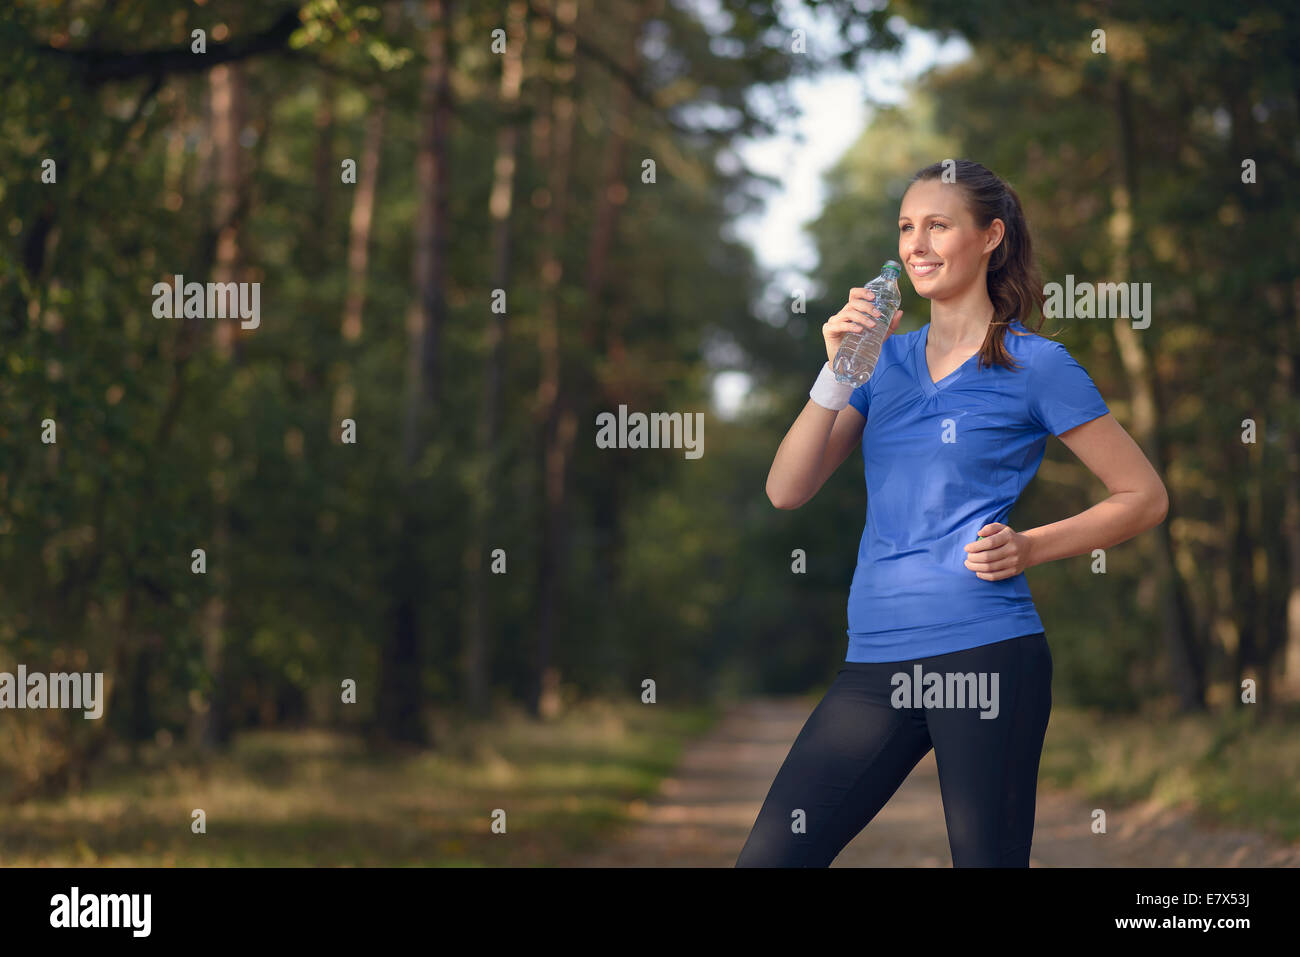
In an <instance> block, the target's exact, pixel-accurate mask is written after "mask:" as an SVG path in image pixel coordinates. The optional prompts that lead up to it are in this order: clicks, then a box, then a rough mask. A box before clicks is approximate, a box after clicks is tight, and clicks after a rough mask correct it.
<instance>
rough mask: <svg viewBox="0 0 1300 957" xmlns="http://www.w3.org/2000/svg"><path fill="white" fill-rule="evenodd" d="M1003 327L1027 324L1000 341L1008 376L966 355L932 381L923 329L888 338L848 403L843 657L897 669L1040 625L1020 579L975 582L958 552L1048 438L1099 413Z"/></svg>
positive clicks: (1066, 360) (1088, 391)
mask: <svg viewBox="0 0 1300 957" xmlns="http://www.w3.org/2000/svg"><path fill="white" fill-rule="evenodd" d="M1013 329H1014V330H1016V331H1018V332H1020V333H1027V332H1029V330H1027V329H1026V328H1025V327H1024V325H1022V324H1021V323H1020V321H1019V320H1014V321H1013V322H1012V324H1011V326H1010V327H1009V328H1008V329H1007V331H1006V332H1005V333H1004V334H1003V340H1002V341H1003V342H1004V343H1005V344H1006V348H1007V351H1008V352H1009V353H1010V354H1011V355H1012V357H1013V358H1014V359H1015V360H1016V362H1017V363H1018V365H1019V366H1020V368H1019V369H1015V370H1012V369H1005V368H1002V367H1001V366H993V367H991V368H983V369H981V368H980V367H979V355H978V354H976V355H973V356H971V357H970V358H969V359H967V360H966V362H965V363H963V364H962V365H961V366H960V367H959V368H958V369H956V370H955V371H954V372H952V373H950V374H949V375H946V376H944V377H943V378H942V379H940V380H939V381H938V382H937V383H936V382H934V381H932V380H931V378H930V370H929V367H928V366H927V365H926V361H925V346H926V340H927V337H928V336H929V333H930V325H929V323H927V324H926V325H924V326H922V327H921V328H920V329H918V330H916V331H915V332H909V333H907V334H905V335H894V336H890V337H889V338H888V339H887V340H885V344H884V348H883V349H882V350H881V353H880V358H879V360H878V361H877V363H876V368H875V371H874V372H873V373H872V376H871V378H870V379H868V380H867V381H866V382H864V383H863V384H862V385H860V386H858V388H857V389H855V390H854V391H853V393H852V395H851V396H850V398H849V402H850V403H851V404H852V405H853V407H854V408H855V409H857V410H858V411H859V412H861V413H862V414H863V415H864V416H865V417H866V419H867V421H866V425H865V427H864V428H863V432H862V457H863V460H864V463H865V474H866V479H867V521H866V527H865V528H863V530H862V541H861V543H860V544H859V546H858V566H857V569H856V571H855V572H854V573H853V587H852V588H851V590H850V591H849V607H848V619H849V627H848V635H849V648H848V654H847V656H846V657H845V661H905V660H908V659H911V658H923V657H928V656H930V655H941V654H947V653H948V652H951V651H960V650H962V649H965V648H975V647H977V646H979V645H987V644H990V643H992V642H995V641H1003V640H1005V639H1007V638H1017V637H1019V636H1021V635H1028V634H1034V633H1036V632H1040V631H1044V628H1043V623H1042V621H1040V620H1039V617H1038V612H1037V610H1036V609H1035V608H1034V601H1033V598H1032V597H1031V596H1030V594H1029V583H1028V582H1027V581H1026V580H1025V576H1024V574H1023V573H1021V574H1019V575H1015V576H1013V577H1011V578H1004V579H1002V580H1000V581H985V580H984V579H982V578H979V577H977V576H976V574H975V572H973V571H971V570H970V569H969V568H967V567H966V566H965V564H963V563H964V562H965V560H966V555H967V553H966V551H965V550H964V549H963V546H964V545H965V544H966V543H967V542H974V541H976V539H977V536H976V532H978V531H979V529H981V528H983V527H984V526H985V525H987V524H989V523H990V522H1006V520H1007V515H1008V514H1009V513H1010V511H1011V507H1012V506H1013V505H1014V504H1015V502H1016V499H1018V498H1019V497H1020V493H1021V492H1022V491H1024V488H1025V486H1026V485H1028V484H1029V480H1030V479H1031V478H1033V477H1034V473H1035V472H1037V471H1038V466H1039V463H1040V462H1042V459H1043V451H1044V449H1045V448H1046V447H1047V435H1048V433H1049V432H1050V433H1051V434H1053V435H1060V434H1061V433H1062V432H1066V431H1068V430H1069V429H1072V428H1074V427H1075V426H1077V425H1082V424H1083V423H1084V422H1089V421H1091V420H1092V419H1095V418H1097V417H1098V416H1100V415H1105V414H1106V413H1107V412H1109V411H1110V410H1109V409H1108V408H1107V407H1106V403H1105V402H1104V401H1102V398H1101V394H1100V393H1099V392H1098V391H1097V387H1096V385H1095V384H1094V383H1093V381H1092V378H1091V377H1090V376H1089V375H1088V373H1087V371H1086V370H1085V369H1084V368H1083V366H1081V365H1079V363H1077V362H1076V361H1075V360H1074V359H1073V357H1071V355H1070V354H1069V352H1067V351H1066V349H1065V347H1064V346H1063V345H1061V344H1060V343H1059V342H1056V341H1054V340H1052V339H1047V338H1044V337H1042V336H1039V335H1037V334H1034V333H1029V334H1028V335H1015V333H1014V332H1012V330H1013ZM1017 531H1020V529H1017Z"/></svg>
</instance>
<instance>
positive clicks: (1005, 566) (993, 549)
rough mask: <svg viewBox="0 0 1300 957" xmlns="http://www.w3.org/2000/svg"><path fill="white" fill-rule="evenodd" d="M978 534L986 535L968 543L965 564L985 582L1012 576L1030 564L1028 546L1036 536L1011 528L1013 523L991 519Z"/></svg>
mask: <svg viewBox="0 0 1300 957" xmlns="http://www.w3.org/2000/svg"><path fill="white" fill-rule="evenodd" d="M976 534H978V535H981V536H983V537H982V538H980V540H979V541H978V542H970V543H969V544H967V545H966V546H965V548H966V561H965V565H966V567H967V568H969V569H970V570H971V571H973V572H974V573H975V574H976V576H977V577H979V578H982V579H984V580H985V581H986V582H995V581H1001V580H1002V579H1003V578H1013V577H1014V576H1016V575H1019V574H1020V573H1021V572H1023V571H1024V570H1025V569H1026V568H1028V567H1029V565H1030V560H1029V550H1030V546H1031V544H1032V542H1033V540H1032V539H1031V538H1030V537H1029V536H1028V535H1025V534H1023V533H1022V532H1016V531H1012V529H1011V526H1010V525H1003V524H1002V523H1001V522H991V523H990V524H988V525H985V526H984V527H983V528H981V529H980V530H979V531H978V532H977V533H976Z"/></svg>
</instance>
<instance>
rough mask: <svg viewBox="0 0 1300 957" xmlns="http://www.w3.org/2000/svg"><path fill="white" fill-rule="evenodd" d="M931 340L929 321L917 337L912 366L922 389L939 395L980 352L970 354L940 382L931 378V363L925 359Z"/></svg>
mask: <svg viewBox="0 0 1300 957" xmlns="http://www.w3.org/2000/svg"><path fill="white" fill-rule="evenodd" d="M929 342H930V323H928V322H927V323H926V324H925V326H924V327H923V328H922V329H921V334H920V335H919V336H917V337H916V345H915V346H914V347H913V348H912V367H913V370H914V371H915V372H916V379H917V381H918V382H919V383H920V384H921V391H922V392H924V393H925V394H926V396H927V397H930V396H935V395H938V394H939V391H940V390H941V389H946V388H948V386H950V385H952V384H953V383H954V382H956V381H957V380H958V379H959V378H961V374H962V373H963V372H965V371H966V367H967V366H968V365H970V364H971V362H972V360H975V359H978V358H979V353H978V352H976V353H974V354H973V355H970V356H968V357H967V358H966V361H965V362H963V363H962V364H961V365H959V366H958V367H957V368H955V369H953V370H952V371H951V372H949V373H948V374H947V375H946V376H944V377H943V378H942V379H940V380H939V381H938V382H935V381H934V380H933V379H931V378H930V364H929V363H928V362H926V361H925V349H926V346H927V345H928V344H929Z"/></svg>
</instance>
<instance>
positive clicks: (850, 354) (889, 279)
mask: <svg viewBox="0 0 1300 957" xmlns="http://www.w3.org/2000/svg"><path fill="white" fill-rule="evenodd" d="M902 269H903V267H902V266H900V265H899V264H898V263H896V262H894V260H892V259H890V260H887V261H886V262H885V265H884V266H883V267H882V268H881V270H880V275H879V276H877V277H876V278H875V279H873V280H871V282H869V283H867V286H866V288H868V289H870V290H871V291H872V292H874V293H875V294H876V298H875V299H869V300H867V301H868V302H870V303H871V305H873V306H874V307H875V308H876V309H877V310H879V312H880V318H879V319H876V325H875V326H874V327H873V328H871V329H868V330H866V331H865V332H846V333H845V334H844V338H843V339H841V340H840V347H839V349H838V350H837V351H836V353H835V361H834V362H832V363H831V371H832V372H834V373H835V378H836V379H837V380H838V381H840V382H852V383H853V384H854V385H862V383H864V382H866V381H867V380H868V379H870V378H871V373H872V372H873V371H875V368H876V360H878V359H879V358H880V344H881V343H882V342H884V340H885V332H886V331H887V330H888V329H889V324H890V322H892V321H893V319H894V313H896V312H897V311H898V307H899V306H900V305H901V304H902V302H903V296H902V294H901V293H900V292H899V291H898V274H899V273H900V272H902ZM872 318H873V319H874V318H875V317H874V316H873V317H872Z"/></svg>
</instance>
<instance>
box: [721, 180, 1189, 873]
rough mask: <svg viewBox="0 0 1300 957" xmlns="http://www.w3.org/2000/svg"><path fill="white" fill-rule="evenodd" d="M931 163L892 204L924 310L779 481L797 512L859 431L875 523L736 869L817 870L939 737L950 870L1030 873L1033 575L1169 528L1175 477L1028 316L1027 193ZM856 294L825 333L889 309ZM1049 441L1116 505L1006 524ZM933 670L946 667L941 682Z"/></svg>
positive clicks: (781, 468) (1038, 726) (1038, 748)
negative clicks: (840, 655) (827, 679)
mask: <svg viewBox="0 0 1300 957" xmlns="http://www.w3.org/2000/svg"><path fill="white" fill-rule="evenodd" d="M950 168H952V169H953V171H954V172H955V181H953V180H952V177H951V176H949V177H948V179H949V181H948V182H945V181H944V179H943V173H944V170H945V166H944V165H943V164H939V163H936V164H934V165H933V166H928V167H926V168H925V169H923V170H921V171H920V172H919V173H917V174H916V176H915V177H913V180H912V183H911V184H910V185H909V187H908V189H907V192H906V194H905V195H904V196H903V201H902V205H901V208H900V213H899V219H898V226H899V237H898V252H899V258H900V260H901V261H902V263H903V264H904V267H905V268H906V270H907V274H908V276H909V278H910V279H911V281H912V286H913V288H914V289H915V290H916V292H917V294H918V295H921V296H924V297H925V298H926V299H929V300H930V304H931V305H930V322H929V323H927V324H926V325H925V326H923V327H922V328H921V329H918V330H917V331H915V332H910V333H907V334H905V335H901V336H892V335H891V334H892V333H893V332H894V330H895V329H897V328H898V323H899V320H900V319H901V317H902V315H903V313H902V311H901V310H899V311H898V312H897V313H895V314H894V316H893V317H892V321H891V322H890V323H889V326H888V328H887V330H886V334H885V335H886V338H885V341H884V344H883V346H882V347H881V353H880V359H879V360H878V362H877V365H876V368H875V370H874V372H873V373H872V375H871V378H870V379H868V380H867V381H866V382H865V383H863V384H862V385H861V386H858V387H857V388H856V389H855V388H854V387H853V386H852V385H851V384H841V383H839V382H837V381H835V379H834V377H833V376H832V374H831V372H830V363H829V362H828V363H827V365H826V366H823V368H822V372H821V375H820V376H819V378H818V379H817V381H816V384H815V385H814V387H813V389H812V391H811V392H810V393H809V396H810V399H809V402H808V404H807V405H806V406H805V407H804V409H803V411H802V412H801V413H800V414H799V417H798V418H797V419H796V420H795V423H794V425H793V426H791V428H790V431H789V433H788V434H787V435H786V437H785V439H784V440H783V441H782V442H781V447H780V448H779V449H778V450H777V453H776V458H775V460H774V461H773V462H772V469H771V472H770V474H769V475H768V479H767V494H768V497H769V498H770V499H771V500H772V504H774V505H775V506H776V507H777V508H798V507H799V506H800V505H802V504H804V503H805V502H807V501H808V500H809V499H810V498H812V496H813V495H815V494H816V493H817V490H818V489H820V488H821V487H822V484H823V483H824V482H825V481H826V479H827V478H828V477H829V476H830V474H831V473H832V472H833V471H834V470H835V469H836V468H837V467H838V466H839V465H840V463H842V462H843V461H844V459H845V458H846V457H847V456H848V454H849V452H850V451H852V449H853V447H854V446H856V445H857V444H858V442H859V441H861V442H862V446H863V459H864V460H865V473H866V480H867V520H866V527H865V528H864V529H863V532H862V540H861V544H860V546H859V549H858V565H857V570H856V572H855V573H854V576H853V585H852V588H851V590H850V593H849V606H848V618H849V627H848V636H849V642H848V654H847V655H846V656H845V662H844V666H843V668H842V669H841V670H840V671H839V673H838V674H837V676H836V678H835V680H834V682H833V683H832V684H831V687H830V689H829V690H828V691H827V692H826V696H825V697H824V698H823V699H822V700H821V702H820V703H819V704H818V705H817V707H816V708H815V709H814V710H813V712H812V714H811V716H810V717H809V718H808V721H807V723H806V724H805V725H804V727H803V729H802V730H801V731H800V733H799V735H798V737H797V738H796V739H795V742H794V745H793V746H792V747H791V749H790V753H789V754H788V755H787V757H786V759H785V763H784V764H783V765H782V766H781V769H780V771H779V772H778V773H777V776H776V780H775V781H774V782H773V783H772V787H771V790H770V791H769V793H768V795H767V799H766V800H765V801H764V803H763V807H762V809H761V811H760V812H759V815H758V819H757V820H756V821H755V823H754V827H753V830H752V831H751V832H750V835H749V839H748V840H747V841H746V843H745V846H744V849H743V850H742V851H741V854H740V857H739V859H738V860H737V862H736V864H737V866H738V867H746V866H749V867H752V866H778V867H825V866H827V865H829V864H830V862H831V861H832V860H834V859H835V856H836V855H837V854H838V853H839V852H840V850H841V849H842V848H843V847H844V846H845V845H846V844H848V842H849V841H851V840H852V839H853V837H854V836H855V835H856V834H857V833H858V832H859V831H861V830H862V828H863V827H865V826H866V825H867V823H868V822H869V821H870V820H871V819H872V818H873V817H874V816H875V815H876V813H877V812H878V811H879V810H880V808H881V807H883V806H884V804H885V802H886V801H888V800H889V798H890V796H891V795H892V794H893V793H894V792H895V791H896V790H897V789H898V786H899V785H900V784H901V783H902V782H903V779H904V778H906V777H907V775H908V773H909V772H910V771H911V770H912V768H914V767H915V766H916V764H917V762H919V761H920V760H921V758H922V757H924V756H925V754H926V753H927V752H928V751H929V750H930V749H931V748H932V747H933V748H934V750H935V760H936V762H937V764H938V769H939V783H940V788H941V791H942V795H943V807H944V817H945V819H946V823H947V826H948V845H949V848H950V849H951V851H952V860H953V865H954V866H956V867H981V866H982V867H1028V866H1029V848H1030V844H1031V842H1032V839H1033V832H1034V800H1035V791H1036V789H1037V782H1038V762H1039V757H1040V755H1041V753H1042V746H1043V736H1044V734H1045V733H1046V730H1047V718H1048V712H1049V710H1050V709H1051V682H1052V658H1051V654H1050V652H1049V650H1048V646H1047V638H1046V635H1045V633H1044V630H1043V624H1042V622H1041V620H1040V619H1039V617H1038V613H1037V611H1036V610H1035V608H1034V603H1033V599H1032V598H1031V597H1030V593H1029V586H1028V584H1027V583H1026V581H1025V576H1024V572H1025V570H1026V569H1027V568H1029V567H1031V566H1033V565H1041V564H1043V563H1044V562H1051V561H1056V560H1058V559H1062V558H1070V557H1073V556H1076V555H1086V554H1088V553H1090V552H1091V551H1092V550H1093V549H1095V548H1107V547H1109V546H1111V545H1117V544H1119V543H1120V542H1123V541H1126V540H1128V539H1130V538H1132V537H1133V536H1135V535H1137V534H1139V533H1140V532H1143V531H1145V530H1146V529H1149V528H1151V527H1153V526H1155V525H1157V524H1159V523H1160V522H1161V521H1162V520H1163V519H1164V516H1165V513H1166V510H1167V508H1168V497H1167V495H1166V492H1165V487H1164V484H1163V483H1162V482H1161V480H1160V477H1159V476H1158V475H1157V474H1156V472H1155V469H1153V468H1152V467H1151V464H1150V462H1148V461H1147V459H1146V457H1145V456H1144V455H1143V454H1142V451H1141V450H1140V449H1139V448H1138V446H1137V445H1136V443H1134V441H1133V440H1132V439H1131V438H1130V437H1129V435H1128V434H1127V433H1126V432H1125V431H1124V429H1123V428H1122V427H1121V426H1120V424H1119V423H1118V422H1117V421H1116V420H1115V418H1114V417H1113V416H1112V415H1111V414H1110V412H1109V410H1108V409H1107V407H1106V403H1105V402H1104V401H1103V400H1102V398H1101V395H1100V394H1099V393H1098V392H1097V388H1096V386H1095V385H1094V384H1093V381H1092V379H1091V378H1090V377H1089V376H1088V373H1087V372H1086V371H1085V370H1084V369H1083V367H1082V366H1080V365H1079V364H1078V363H1077V362H1075V361H1074V359H1073V358H1071V356H1070V354H1069V353H1068V352H1067V351H1066V349H1065V347H1064V346H1062V345H1061V344H1060V343H1058V342H1054V341H1052V340H1050V339H1047V338H1044V337H1042V336H1039V335H1037V334H1036V332H1031V331H1030V330H1029V329H1027V328H1026V327H1025V326H1024V325H1023V324H1022V322H1021V320H1022V319H1028V318H1030V317H1031V316H1032V313H1033V312H1034V310H1035V309H1037V310H1038V311H1039V313H1040V317H1039V320H1038V323H1037V326H1036V328H1040V327H1041V325H1042V321H1043V320H1042V316H1041V312H1042V306H1043V293H1042V288H1043V287H1042V282H1041V281H1040V279H1039V278H1038V274H1037V271H1036V268H1035V266H1034V263H1033V255H1032V247H1031V243H1030V237H1029V230H1028V227H1027V225H1026V223H1025V218H1024V213H1023V212H1022V210H1021V208H1020V199H1019V197H1018V196H1017V195H1016V193H1015V191H1014V190H1012V189H1011V188H1010V187H1009V186H1008V185H1007V184H1006V183H1004V182H1003V181H1002V180H1001V179H999V178H998V177H997V176H995V175H994V174H993V173H992V172H990V171H989V170H987V169H985V168H984V167H983V166H981V165H980V164H978V163H974V162H970V161H968V160H958V161H957V162H956V163H955V166H952V167H950ZM872 298H874V297H873V295H872V294H871V293H869V292H867V291H866V290H865V289H853V290H851V291H850V294H849V301H848V302H847V303H846V304H845V306H844V308H843V309H841V310H840V311H839V312H838V313H836V314H835V315H834V316H833V317H831V319H830V320H829V321H828V322H827V323H826V324H825V325H824V326H823V327H822V334H823V336H824V337H825V340H826V355H827V357H828V358H830V359H832V360H833V359H834V356H835V352H836V350H837V349H838V348H839V343H840V340H841V339H842V338H843V336H844V335H845V333H848V332H860V331H863V330H864V329H866V328H869V327H874V326H875V324H876V322H877V321H885V317H884V316H882V315H881V314H880V312H879V311H877V310H876V309H875V308H873V307H872V305H871V299H872ZM1048 433H1051V434H1053V435H1056V436H1059V437H1060V439H1061V441H1062V442H1064V443H1065V444H1066V445H1067V446H1068V447H1069V449H1070V450H1071V451H1072V452H1073V453H1074V454H1075V455H1077V456H1078V457H1079V459H1080V460H1081V461H1082V462H1083V463H1084V464H1085V465H1086V466H1087V467H1088V468H1089V469H1091V470H1092V472H1093V473H1094V474H1095V475H1096V476H1097V477H1098V478H1099V479H1100V480H1101V481H1102V482H1103V483H1104V484H1105V485H1106V487H1107V489H1109V490H1110V496H1109V497H1108V498H1107V499H1105V500H1104V501H1102V502H1100V503H1098V504H1097V505H1094V506H1093V507H1092V508H1089V509H1088V510H1086V511H1084V512H1082V513H1080V514H1078V515H1075V516H1073V517H1071V518H1067V519H1064V520H1063V521H1059V522H1053V523H1052V524H1050V525H1043V526H1040V527H1038V528H1031V529H1027V530H1025V531H1019V532H1018V531H1015V530H1014V529H1012V528H1011V527H1010V526H1008V525H1007V524H1006V523H1005V519H1006V518H1007V516H1008V514H1009V512H1010V511H1011V508H1012V506H1013V505H1014V504H1015V502H1016V499H1017V498H1018V497H1019V496H1020V493H1021V492H1022V491H1023V490H1024V488H1025V486H1026V485H1027V484H1028V483H1029V480H1030V479H1031V478H1033V476H1034V473H1035V472H1036V471H1037V469H1038V465H1039V463H1040V462H1041V461H1042V457H1043V451H1044V448H1045V447H1046V443H1047V435H1048ZM935 676H937V678H936V677H935Z"/></svg>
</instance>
